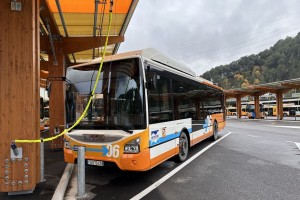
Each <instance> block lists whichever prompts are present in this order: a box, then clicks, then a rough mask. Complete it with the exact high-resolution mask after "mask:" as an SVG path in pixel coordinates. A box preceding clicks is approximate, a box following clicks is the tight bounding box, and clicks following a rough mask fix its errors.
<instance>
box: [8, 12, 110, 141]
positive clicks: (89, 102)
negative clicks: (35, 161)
mask: <svg viewBox="0 0 300 200" xmlns="http://www.w3.org/2000/svg"><path fill="white" fill-rule="evenodd" d="M111 21H112V12H109V25H108V32H107V35H106V40H105V45H104V50H103V53H102V59H101V62H100V66H99V69H98V75H97V78H96V81H95V84H94V88H93V90H92V94H91V96H90V98H89V101H88V103H87V105H86V107H85V109H84V111H83V113H82V114H81V116H80V117H79V118H78V120H77V121H76V122H75V123H74V124H73V126H71V127H70V128H68V129H65V130H64V131H63V132H61V133H60V134H58V135H55V136H52V137H49V138H45V139H38V140H14V142H15V143H36V142H48V141H51V140H54V139H56V138H58V137H60V136H62V135H64V134H66V133H67V132H69V131H71V130H72V129H73V128H74V127H75V126H77V124H79V122H81V120H82V119H83V118H84V116H85V115H86V113H87V111H88V109H89V107H90V104H91V102H92V99H93V97H94V95H95V91H96V88H97V85H98V81H99V78H100V74H101V70H102V66H103V62H104V58H105V53H106V47H107V43H108V37H109V33H110V28H111Z"/></svg>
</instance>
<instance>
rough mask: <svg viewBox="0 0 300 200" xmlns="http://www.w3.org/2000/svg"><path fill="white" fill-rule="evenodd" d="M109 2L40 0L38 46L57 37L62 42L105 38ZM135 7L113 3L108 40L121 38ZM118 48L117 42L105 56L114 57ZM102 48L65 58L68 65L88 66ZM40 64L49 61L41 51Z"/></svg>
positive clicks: (129, 1)
mask: <svg viewBox="0 0 300 200" xmlns="http://www.w3.org/2000/svg"><path fill="white" fill-rule="evenodd" d="M110 2H111V1H110V0H41V3H40V4H41V9H40V10H41V12H40V33H41V42H42V39H43V37H44V38H45V39H49V35H50V37H52V39H56V38H55V37H56V36H57V35H59V36H61V37H64V38H68V37H70V38H71V37H91V36H92V37H97V36H100V37H101V36H106V35H107V30H108V23H109V10H110ZM137 3H138V0H114V1H113V6H112V11H113V19H112V26H111V30H110V33H109V35H110V36H124V34H125V31H126V28H127V26H128V24H129V21H130V19H131V16H132V14H133V12H134V10H135V8H136V5H137ZM50 40H51V39H50ZM50 42H51V41H50ZM48 44H50V43H48ZM119 45H120V42H118V43H115V44H110V45H109V46H108V47H107V54H106V55H111V54H115V53H116V52H117V51H118V48H119ZM101 46H102V47H101ZM103 46H104V42H102V44H101V45H100V44H99V47H96V48H92V49H86V50H84V51H80V52H74V53H70V54H67V55H66V56H67V57H66V58H67V59H66V60H67V65H68V66H70V65H73V64H76V63H83V62H88V61H90V60H92V59H94V58H97V57H100V56H101V55H102V54H101V52H102V51H103ZM41 60H43V61H47V60H48V58H47V53H46V52H44V51H43V50H42V49H41Z"/></svg>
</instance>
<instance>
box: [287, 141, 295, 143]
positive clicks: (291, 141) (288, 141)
mask: <svg viewBox="0 0 300 200" xmlns="http://www.w3.org/2000/svg"><path fill="white" fill-rule="evenodd" d="M285 142H289V143H296V142H293V141H285Z"/></svg>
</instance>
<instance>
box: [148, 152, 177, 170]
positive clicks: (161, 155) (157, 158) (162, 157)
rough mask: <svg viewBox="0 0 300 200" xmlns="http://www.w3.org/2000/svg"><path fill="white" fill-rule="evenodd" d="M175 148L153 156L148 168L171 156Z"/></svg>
mask: <svg viewBox="0 0 300 200" xmlns="http://www.w3.org/2000/svg"><path fill="white" fill-rule="evenodd" d="M176 149H177V148H173V149H171V150H169V151H167V152H165V153H162V154H160V155H159V156H156V157H155V158H153V159H151V162H150V164H151V166H150V169H151V168H153V167H155V166H157V165H159V164H160V163H162V162H164V161H166V160H167V159H169V158H171V157H173V156H174V155H175V152H176Z"/></svg>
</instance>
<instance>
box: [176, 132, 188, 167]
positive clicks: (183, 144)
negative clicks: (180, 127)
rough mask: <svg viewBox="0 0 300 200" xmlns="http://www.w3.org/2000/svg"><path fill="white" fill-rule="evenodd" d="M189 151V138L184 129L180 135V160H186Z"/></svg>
mask: <svg viewBox="0 0 300 200" xmlns="http://www.w3.org/2000/svg"><path fill="white" fill-rule="evenodd" d="M188 153H189V139H188V137H187V135H186V133H185V132H184V131H182V132H181V133H180V136H179V154H178V161H179V162H183V161H185V160H186V158H187V155H188Z"/></svg>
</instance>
